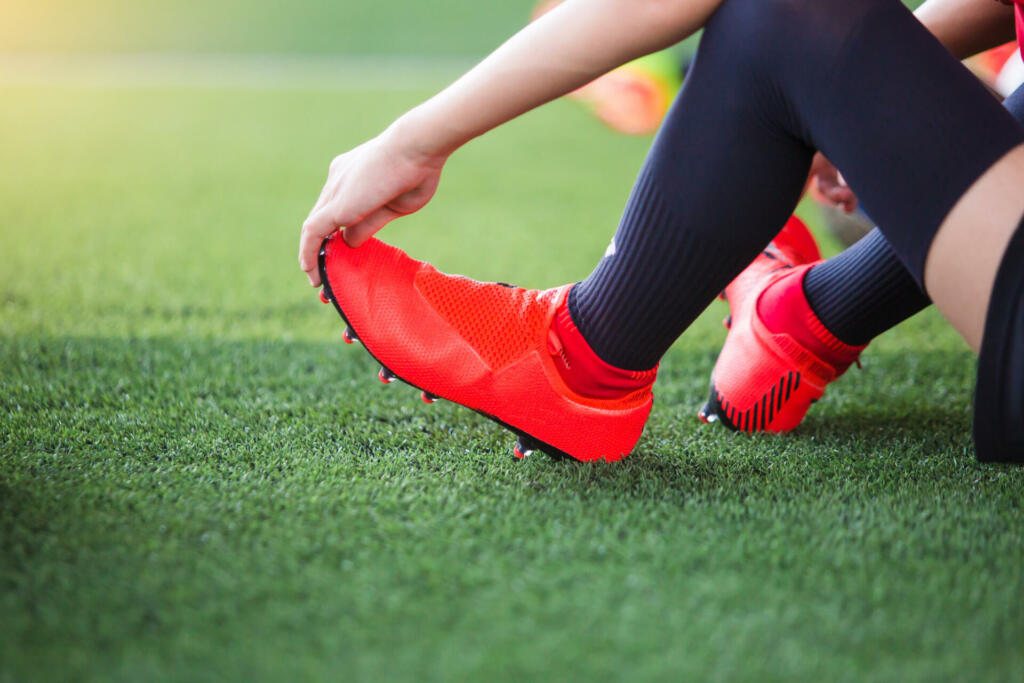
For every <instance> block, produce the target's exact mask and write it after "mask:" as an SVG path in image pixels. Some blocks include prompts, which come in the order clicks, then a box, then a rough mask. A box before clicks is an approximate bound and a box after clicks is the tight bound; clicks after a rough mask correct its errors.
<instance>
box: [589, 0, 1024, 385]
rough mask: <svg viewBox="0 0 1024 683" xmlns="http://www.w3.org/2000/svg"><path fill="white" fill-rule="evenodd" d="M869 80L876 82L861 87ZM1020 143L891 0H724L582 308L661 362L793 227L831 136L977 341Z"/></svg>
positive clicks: (630, 353)
mask: <svg viewBox="0 0 1024 683" xmlns="http://www.w3.org/2000/svg"><path fill="white" fill-rule="evenodd" d="M865 92H871V93H873V94H874V95H875V96H874V97H872V98H870V99H864V98H863V97H859V95H862V94H863V93H865ZM896 102H898V103H899V106H898V107H896V106H893V103H896ZM1022 139H1024V132H1022V129H1021V128H1020V126H1018V125H1017V124H1016V122H1014V121H1013V120H1012V118H1011V117H1010V116H1009V115H1008V114H1006V112H1005V111H1003V110H1002V109H1001V108H1000V107H999V106H998V105H997V104H996V103H995V102H994V101H993V100H992V99H991V97H990V96H989V95H988V94H987V93H986V92H985V91H984V89H983V88H982V87H981V86H980V85H979V84H978V83H977V82H976V80H975V79H974V78H973V77H972V76H970V75H969V74H968V73H967V71H966V70H965V69H963V67H962V66H961V65H959V64H958V63H957V62H956V61H955V60H954V59H953V58H952V57H951V56H950V55H949V53H948V52H946V51H945V50H944V49H943V48H942V47H941V46H940V45H939V44H938V43H937V42H936V41H935V40H934V39H933V38H932V37H931V36H930V35H928V34H927V32H926V31H925V30H924V29H923V27H921V26H920V24H919V23H918V22H917V21H916V20H915V19H914V18H913V17H912V15H910V14H909V12H907V11H906V10H905V8H904V7H903V6H902V5H901V4H900V3H898V2H895V1H894V0H863V1H860V2H849V3H845V4H841V5H834V4H831V3H815V2H813V1H812V0H788V1H787V0H726V2H725V3H723V5H722V6H721V8H720V9H719V10H718V12H717V13H716V14H715V16H714V17H713V18H712V20H711V21H710V22H709V24H708V27H707V29H706V31H705V35H704V39H703V41H702V44H701V47H700V51H699V53H698V56H697V59H696V61H695V63H694V68H693V71H692V72H691V74H690V76H689V78H688V80H687V83H686V85H685V86H684V89H683V91H682V93H681V94H680V96H679V98H678V100H677V102H676V104H675V105H674V106H673V109H672V110H671V111H670V113H669V116H668V118H667V119H666V122H665V124H664V125H663V128H662V130H661V132H660V133H659V135H658V138H657V139H656V141H655V144H654V146H653V148H652V151H651V154H650V156H649V158H648V160H647V162H646V164H645V166H644V169H643V170H642V172H641V175H640V179H639V180H638V183H637V187H636V188H635V189H634V194H633V196H632V197H631V200H630V204H629V206H628V207H627V210H626V212H625V215H624V217H623V221H622V223H621V224H620V227H619V231H618V233H617V235H616V238H615V241H614V246H615V249H614V250H610V255H609V256H608V257H607V258H605V259H604V260H603V261H602V262H601V264H599V266H598V267H597V268H596V269H595V271H594V273H593V274H592V275H591V276H590V277H589V278H588V279H587V280H586V281H584V282H583V283H581V284H580V285H579V286H578V287H577V288H576V289H574V290H573V296H572V298H571V300H570V309H571V310H572V312H573V317H574V318H575V320H576V322H577V324H578V325H579V327H580V330H581V331H582V333H583V335H584V337H586V338H587V340H588V341H589V342H590V344H591V346H592V347H593V349H594V351H595V352H596V353H597V355H598V356H601V357H602V358H604V359H605V360H607V361H608V362H610V363H612V364H616V365H620V366H622V367H627V368H637V369H640V368H645V367H650V366H651V365H652V364H653V363H654V362H656V360H657V358H658V357H660V355H661V353H663V352H664V350H665V349H667V348H668V346H669V344H671V342H672V340H674V338H675V337H676V336H677V335H678V334H679V333H681V332H682V330H683V329H685V327H686V326H687V325H688V324H689V323H690V322H691V321H692V320H693V318H694V317H695V316H696V315H697V314H698V313H699V312H700V310H701V309H702V308H703V307H704V305H705V304H706V303H707V302H708V301H709V300H710V299H711V298H712V296H713V294H714V293H715V292H717V291H719V290H720V289H721V288H722V287H723V286H724V285H725V284H726V282H728V280H730V279H731V278H732V277H733V276H734V275H735V274H736V273H737V272H738V271H739V270H740V268H741V267H742V266H743V265H745V264H746V263H749V262H750V260H751V259H752V258H753V256H754V255H756V254H757V252H758V251H759V250H760V249H762V248H763V246H764V245H765V244H766V243H767V242H768V240H769V239H770V238H771V236H772V234H773V233H774V232H775V231H776V230H777V228H778V226H780V225H781V224H782V222H783V221H784V219H785V216H786V215H787V214H788V212H789V211H790V210H791V209H792V207H793V206H794V205H795V203H796V199H797V196H798V194H799V191H800V188H801V186H802V183H803V178H804V175H805V173H806V170H807V164H808V162H809V158H810V151H811V150H812V149H814V148H819V149H821V150H822V151H823V152H824V153H825V154H826V155H827V156H828V157H829V158H830V159H832V160H833V161H834V162H835V163H836V164H837V165H838V166H839V167H840V168H842V169H843V171H844V174H845V175H846V177H847V179H848V180H849V181H850V183H851V185H852V186H853V187H854V189H855V190H856V191H857V192H858V195H859V196H860V197H861V199H862V200H863V201H864V203H865V206H866V207H867V209H868V211H869V213H870V214H871V215H872V216H874V217H875V218H877V219H878V220H879V222H880V223H881V225H882V229H883V231H884V232H885V234H886V237H887V238H888V239H889V241H890V243H891V244H892V246H893V248H894V250H895V252H896V253H897V254H898V255H899V257H900V259H901V260H902V261H903V262H904V263H906V264H907V266H908V269H909V272H910V273H911V275H912V276H913V277H914V279H915V280H916V281H917V282H918V283H921V282H924V281H925V280H926V279H927V282H928V284H929V286H930V287H937V288H938V289H937V290H936V291H934V292H932V294H933V295H934V298H936V299H937V302H938V303H939V305H940V309H942V310H943V312H944V313H945V314H946V315H947V316H948V317H950V318H952V319H953V320H954V321H955V322H956V323H957V325H958V329H960V331H961V333H962V334H964V335H965V338H967V339H968V340H969V341H970V340H972V339H976V338H978V337H980V329H979V328H980V325H981V322H982V320H983V314H977V308H978V303H979V301H982V302H987V300H988V293H987V288H989V287H991V282H992V279H993V278H994V274H995V269H996V266H997V265H998V261H999V259H998V257H999V256H1000V255H1001V253H1002V250H1003V249H1004V248H1005V245H1006V243H1007V241H1008V239H1009V235H1010V234H1012V232H1013V231H1014V229H1015V228H1016V225H1017V221H1018V219H1019V216H1020V213H1021V212H1022V211H1024V196H1021V193H1020V192H1019V187H1020V186H1021V185H1022V184H1024V168H1018V166H1017V163H1016V160H1017V157H1018V156H1019V155H1021V154H1022V152H1020V151H1017V152H1014V153H1012V154H1009V155H1008V154H1007V153H1008V152H1009V151H1010V150H1012V149H1014V148H1015V147H1016V146H1017V145H1019V144H1020V143H1021V141H1022ZM950 140H957V141H958V145H957V148H956V149H951V148H950V146H949V141H950ZM961 197H963V199H962V200H961ZM954 205H956V209H955V210H954V209H953V207H954ZM981 206H995V208H996V210H995V212H994V213H990V215H988V216H987V217H986V224H987V225H989V226H991V227H990V228H989V232H991V233H992V234H991V235H989V237H988V238H987V241H986V243H985V249H982V250H981V251H980V253H979V254H978V255H976V256H974V257H972V259H971V260H970V261H969V262H968V263H966V265H968V268H967V269H966V270H961V271H957V270H956V268H955V267H953V266H954V265H955V266H956V267H960V266H963V265H965V262H964V261H963V259H961V258H960V255H961V254H962V253H963V246H964V245H963V244H962V241H963V240H964V239H970V235H971V230H972V227H971V226H972V225H974V224H976V223H978V222H979V220H980V219H979V218H978V207H981ZM940 225H941V226H942V233H943V234H944V235H950V236H952V237H951V238H950V239H951V244H952V246H949V247H947V246H945V244H944V242H945V238H944V240H943V241H940V242H939V247H937V248H938V251H937V252H936V253H937V254H938V256H937V259H938V260H937V261H935V262H934V263H932V264H931V265H930V267H929V271H928V272H929V275H928V276H927V278H926V276H925V261H926V259H927V258H928V254H929V249H930V247H931V245H932V239H933V237H934V236H935V234H936V231H938V230H939V227H940ZM956 238H960V239H961V241H960V242H957V239H956ZM954 253H955V254H956V256H957V258H956V260H955V263H951V262H952V261H953V259H951V258H950V257H949V256H948V255H951V254H954ZM952 288H958V289H956V291H955V292H951V291H950V290H951V289H952ZM960 292H968V293H970V296H969V297H966V298H965V297H962V296H960V295H959V293H960ZM972 297H973V298H972ZM968 308H969V309H970V310H966V309H968ZM972 313H973V314H974V318H970V315H971V314H972Z"/></svg>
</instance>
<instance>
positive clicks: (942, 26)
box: [914, 0, 1014, 59]
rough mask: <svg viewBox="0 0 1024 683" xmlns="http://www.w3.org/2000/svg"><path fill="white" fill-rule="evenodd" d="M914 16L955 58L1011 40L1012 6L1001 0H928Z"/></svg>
mask: <svg viewBox="0 0 1024 683" xmlns="http://www.w3.org/2000/svg"><path fill="white" fill-rule="evenodd" d="M914 15H915V16H916V17H917V18H918V19H919V20H920V21H921V23H922V24H924V25H925V28H927V29H928V30H929V31H931V32H932V33H933V34H934V35H935V37H936V38H938V39H939V42H940V43H942V44H943V45H945V46H946V48H947V49H948V50H949V51H950V52H952V53H953V55H954V56H955V57H956V58H957V59H966V58H967V57H970V56H971V55H975V54H977V53H979V52H984V51H985V50H988V49H989V48H993V47H996V46H997V45H1002V44H1003V43H1006V42H1009V41H1011V40H1013V37H1014V24H1013V5H1012V4H1010V3H1008V2H1003V0H928V1H927V2H926V3H924V4H923V5H921V6H920V7H918V8H917V11H916V12H914Z"/></svg>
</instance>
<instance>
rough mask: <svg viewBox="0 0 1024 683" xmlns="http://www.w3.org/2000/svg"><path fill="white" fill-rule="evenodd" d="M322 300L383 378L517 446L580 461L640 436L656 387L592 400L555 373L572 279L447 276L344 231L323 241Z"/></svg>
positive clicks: (616, 450)
mask: <svg viewBox="0 0 1024 683" xmlns="http://www.w3.org/2000/svg"><path fill="white" fill-rule="evenodd" d="M320 276H321V279H322V281H323V283H324V287H323V290H322V292H321V299H322V300H324V301H325V302H326V301H329V302H331V303H333V304H334V306H335V308H336V309H337V311H338V313H340V314H341V316H342V318H344V319H345V321H346V323H347V324H348V328H347V329H346V332H345V340H346V341H347V342H349V343H351V342H352V341H356V340H358V341H360V342H361V343H362V344H363V345H364V346H365V347H366V350H367V351H369V353H370V354H371V355H372V356H373V357H374V358H375V359H376V360H377V361H379V362H380V363H381V365H382V368H381V372H380V378H381V380H382V381H385V382H392V381H394V380H395V379H401V380H402V381H404V382H406V383H408V384H411V385H413V386H415V387H417V388H419V389H421V390H422V392H423V394H422V397H423V399H424V400H425V401H427V402H433V401H434V400H436V399H437V398H444V399H447V400H450V401H453V402H455V403H459V404H461V405H464V406H466V407H467V408H471V409H473V410H475V411H477V412H479V413H481V414H483V415H485V416H486V417H489V418H491V419H492V420H494V421H496V422H498V423H499V424H502V425H503V426H505V427H507V428H508V429H510V430H512V431H513V432H515V433H516V434H517V435H519V437H520V438H519V442H518V443H517V445H516V449H515V454H516V455H517V456H518V457H523V456H524V455H528V454H529V453H530V452H532V451H533V450H534V449H535V448H539V449H541V450H543V451H545V452H547V453H549V454H551V455H568V456H571V457H573V458H576V459H578V460H599V459H604V460H618V459H620V458H622V457H623V456H625V455H627V454H628V453H629V452H630V451H631V450H632V449H633V446H634V445H635V444H636V442H637V440H638V439H639V438H640V433H641V432H642V430H643V427H644V423H645V422H646V421H647V416H648V414H649V413H650V411H651V406H652V402H653V395H652V393H651V385H652V384H653V378H652V382H651V383H650V384H647V385H646V386H644V387H643V388H642V389H639V390H636V391H632V392H629V393H628V394H626V395H623V396H620V397H617V398H590V397H586V396H582V395H579V394H577V393H576V392H574V391H573V390H572V389H570V388H569V387H568V385H566V383H565V381H564V380H563V379H562V375H561V374H560V372H559V369H558V368H557V367H556V360H558V359H559V358H560V354H561V353H562V346H561V344H560V342H559V339H558V337H557V334H555V332H554V330H553V329H552V325H551V323H552V319H553V318H554V316H555V313H556V311H557V310H558V309H559V307H560V306H563V305H564V302H565V298H566V295H567V293H568V291H569V289H570V287H571V286H570V285H566V286H563V287H558V288H555V289H549V290H544V291H539V290H529V289H523V288H521V287H513V286H511V285H505V284H501V283H488V282H477V281H474V280H471V279H469V278H466V277H461V276H458V275H448V274H446V273H442V272H440V271H438V270H436V269H435V268H434V267H433V266H431V265H430V264H428V263H424V262H422V261H417V260H414V259H412V258H410V257H409V256H407V255H406V254H405V252H403V251H401V250H400V249H397V248H395V247H392V246H390V245H387V244H385V243H383V242H381V241H379V240H377V239H371V240H369V241H368V242H366V243H365V244H363V245H362V246H361V247H359V248H357V249H353V248H351V247H349V246H348V245H346V244H345V242H344V240H343V239H341V237H340V236H335V237H333V238H328V239H327V240H325V241H324V243H323V246H322V247H321V249H320Z"/></svg>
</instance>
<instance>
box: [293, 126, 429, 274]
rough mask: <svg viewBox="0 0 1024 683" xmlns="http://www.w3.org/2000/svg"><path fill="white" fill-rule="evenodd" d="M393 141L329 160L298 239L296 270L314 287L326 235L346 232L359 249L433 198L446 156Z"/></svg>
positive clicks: (390, 135) (384, 137)
mask: <svg viewBox="0 0 1024 683" xmlns="http://www.w3.org/2000/svg"><path fill="white" fill-rule="evenodd" d="M397 137H398V136H397V134H395V133H394V131H393V129H389V130H387V131H385V132H384V133H382V134H381V135H379V136H378V137H376V138H374V139H373V140H370V141H369V142H366V143H364V144H362V145H360V146H359V147H356V148H355V149H353V150H351V151H349V152H346V153H344V154H342V155H341V156H339V157H336V158H335V159H334V161H332V162H331V167H330V171H329V172H328V174H327V182H326V183H325V184H324V189H323V191H322V192H320V198H319V199H318V200H317V202H316V205H315V206H314V207H313V210H312V211H310V213H309V217H308V218H306V222H305V223H303V225H302V236H301V237H300V239H299V266H300V267H301V268H302V270H304V271H305V272H306V277H308V278H309V283H310V284H311V285H313V286H314V287H316V286H318V285H319V284H320V273H319V271H318V269H317V253H318V251H319V249H320V243H321V242H322V241H323V238H324V237H327V236H328V235H330V234H331V233H333V232H334V231H335V230H339V229H342V228H344V230H345V232H344V239H345V242H346V243H347V244H348V245H349V246H352V247H358V246H359V245H360V244H362V243H363V242H365V241H366V240H368V239H369V238H370V237H372V236H373V234H374V233H375V232H377V231H378V230H380V229H381V228H383V227H384V226H385V225H387V224H388V223H390V222H391V221H392V220H394V219H395V218H398V217H399V216H404V215H406V214H410V213H412V212H414V211H417V210H419V209H420V208H421V207H422V206H423V205H424V204H426V203H427V202H428V201H430V198H431V197H433V196H434V191H435V190H436V189H437V183H438V180H439V179H440V176H441V169H442V167H443V166H444V162H445V161H446V159H447V157H446V156H441V155H437V154H431V153H426V152H422V151H419V150H416V149H414V148H412V146H410V145H404V144H401V143H399V142H398V140H397Z"/></svg>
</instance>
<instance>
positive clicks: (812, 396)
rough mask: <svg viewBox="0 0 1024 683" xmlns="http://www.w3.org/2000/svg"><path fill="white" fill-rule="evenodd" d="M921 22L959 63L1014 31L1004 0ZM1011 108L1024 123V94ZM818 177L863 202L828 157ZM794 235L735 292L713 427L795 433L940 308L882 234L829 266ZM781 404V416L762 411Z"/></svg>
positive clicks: (930, 6) (975, 1)
mask: <svg viewBox="0 0 1024 683" xmlns="http://www.w3.org/2000/svg"><path fill="white" fill-rule="evenodd" d="M1018 7H1020V6H1018ZM1019 11H1020V10H1018V12H1019ZM917 14H918V18H919V19H921V21H922V23H923V24H924V25H925V26H926V27H927V28H929V30H931V31H932V33H933V34H934V35H935V36H936V37H937V38H938V39H939V40H940V41H941V42H942V43H943V44H944V45H946V46H947V47H948V48H949V49H950V51H951V52H952V53H953V54H954V55H955V56H956V57H957V58H959V59H963V58H965V57H968V56H970V55H971V54H972V53H973V52H975V51H977V50H979V49H984V48H987V47H990V46H991V45H1001V44H1002V43H1003V42H1004V41H1005V40H1006V38H1007V37H1008V36H1012V35H1013V31H1014V10H1013V8H1012V6H1009V5H1004V4H1002V3H999V2H991V1H985V0H966V1H964V0H954V1H943V2H934V1H933V2H929V3H927V4H925V5H923V6H922V7H921V8H920V10H919V11H918V13H917ZM1020 38H1021V40H1022V42H1024V34H1022V35H1021V36H1020ZM1004 106H1005V107H1006V109H1007V110H1008V111H1009V112H1010V114H1011V115H1013V117H1014V118H1015V119H1016V120H1017V121H1018V122H1019V123H1020V124H1021V125H1024V87H1021V88H1018V89H1017V91H1016V92H1014V93H1012V94H1011V95H1010V96H1009V97H1008V98H1007V99H1006V101H1005V102H1004ZM816 171H817V172H818V173H819V177H820V178H823V179H824V185H825V187H826V188H828V189H830V190H832V191H833V194H832V199H833V200H835V201H837V202H848V203H855V201H856V200H855V198H854V196H853V193H852V191H850V190H849V189H848V188H844V187H842V185H841V183H838V182H837V177H838V173H837V171H836V169H835V167H834V166H831V164H829V163H828V162H827V160H825V159H823V158H821V157H820V156H819V158H818V160H817V163H816ZM812 173H813V172H812ZM791 232H792V231H788V232H787V231H784V232H783V233H782V234H781V235H780V236H779V237H778V238H776V240H774V242H773V243H772V245H770V246H769V249H768V250H767V251H766V252H765V253H763V254H762V255H760V256H759V257H758V258H756V259H754V262H753V263H752V264H751V265H750V266H748V268H747V269H746V270H744V272H743V273H742V274H741V275H740V276H739V277H738V278H737V279H736V280H735V281H734V282H732V283H731V284H730V285H729V286H728V287H726V289H725V292H724V296H725V298H726V299H727V300H728V301H729V304H730V316H729V318H728V321H729V328H730V329H729V336H728V338H727V340H726V344H725V347H724V348H723V350H722V353H721V354H720V356H719V359H718V361H717V363H716V364H715V370H714V372H713V373H712V380H711V391H710V396H709V398H708V401H707V403H706V404H705V405H704V407H703V408H701V410H700V413H699V415H700V417H701V419H702V420H704V421H706V422H708V421H716V422H719V421H720V422H722V423H724V424H725V425H726V426H728V427H730V428H732V429H739V430H744V431H788V430H790V429H793V428H794V427H796V426H797V425H798V424H799V423H800V421H801V420H802V419H803V417H804V415H805V413H806V412H807V410H808V408H809V407H810V405H811V403H812V402H813V401H816V400H817V399H818V398H820V397H821V396H822V394H823V393H824V390H825V387H826V385H828V384H829V383H830V382H832V381H834V380H835V379H837V378H838V377H840V376H841V375H842V374H843V373H844V372H845V371H846V369H847V368H848V367H849V366H850V365H851V364H852V363H854V362H856V361H857V360H858V357H859V355H860V353H861V351H862V350H863V349H864V348H865V347H866V346H867V344H868V342H869V341H871V340H872V339H873V338H874V337H876V336H877V335H879V334H881V333H882V332H884V331H885V330H887V329H889V328H890V327H892V326H893V325H895V324H896V323H898V322H901V321H902V320H905V319H906V318H909V317H910V316H912V315H914V314H915V313H917V312H918V311H920V310H922V309H923V308H925V307H926V306H927V305H928V304H930V303H931V302H930V301H929V299H928V297H927V295H926V294H925V292H924V291H923V290H922V289H921V288H920V287H919V286H918V284H917V282H915V280H914V279H913V277H912V276H911V275H910V273H909V272H908V271H907V270H906V269H905V268H904V266H903V263H902V262H901V261H900V259H899V258H898V257H897V255H896V254H895V253H894V252H893V250H892V248H891V247H890V246H889V244H888V242H887V241H886V240H885V237H883V235H882V233H881V232H880V231H879V230H877V229H876V230H874V231H873V232H872V233H870V234H869V235H868V236H866V237H865V238H864V239H862V240H861V241H859V242H858V243H857V244H856V245H855V246H853V247H852V248H850V249H847V250H846V251H845V252H843V253H842V254H840V255H839V256H837V257H835V258H833V259H831V260H829V261H827V262H825V263H820V264H817V263H815V261H816V260H817V258H816V254H815V253H809V251H810V250H808V249H807V248H804V251H803V253H796V252H793V251H791V250H787V248H786V243H787V241H788V240H789V239H791V236H788V235H789V233H791ZM804 239H810V237H809V235H805V236H804ZM794 383H796V384H798V386H797V388H794V387H793V384H794ZM773 401H774V406H773V408H774V409H769V410H765V409H762V408H761V406H762V404H763V405H764V406H765V407H769V406H770V405H771V404H772V403H773Z"/></svg>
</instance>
